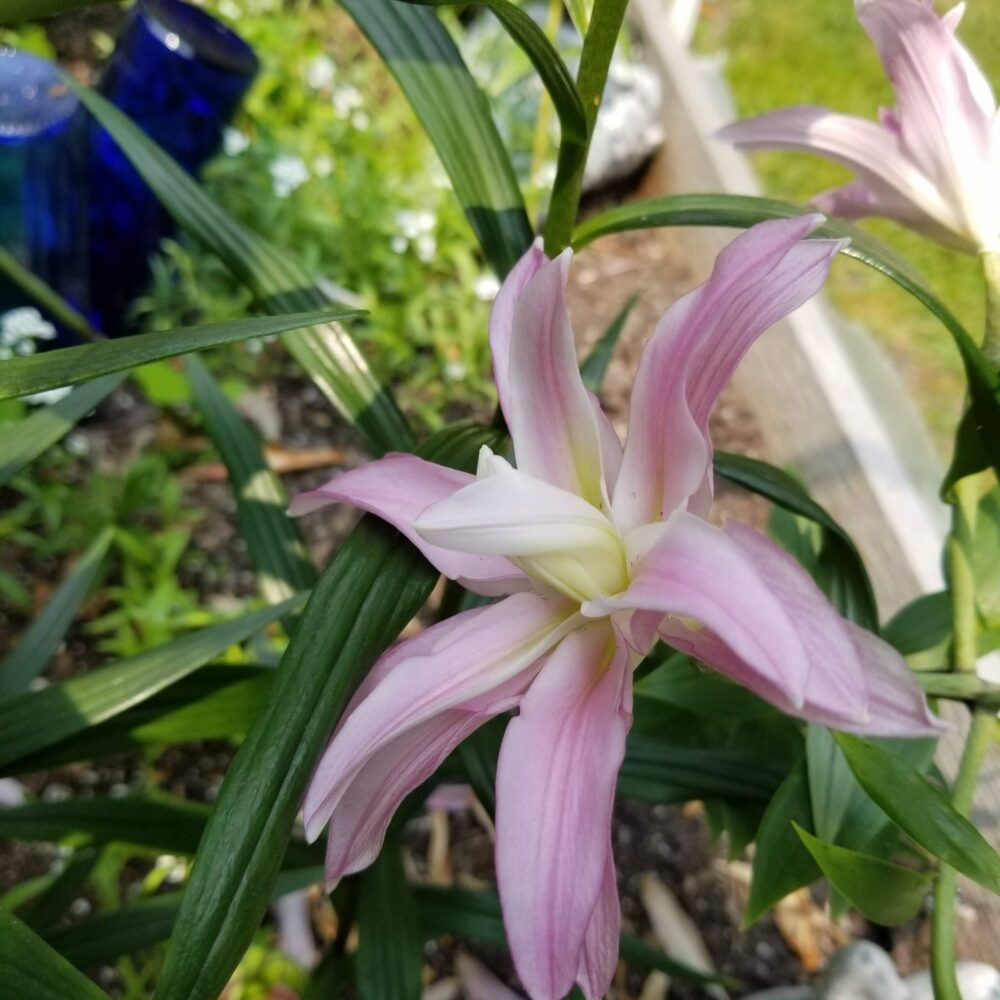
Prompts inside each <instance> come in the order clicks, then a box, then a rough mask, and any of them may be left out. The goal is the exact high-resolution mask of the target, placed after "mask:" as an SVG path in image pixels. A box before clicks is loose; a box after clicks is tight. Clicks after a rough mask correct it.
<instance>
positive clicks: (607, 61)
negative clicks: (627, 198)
mask: <svg viewBox="0 0 1000 1000" xmlns="http://www.w3.org/2000/svg"><path fill="white" fill-rule="evenodd" d="M627 6H628V0H595V2H594V10H593V13H592V14H591V17H590V25H589V26H588V28H587V34H586V37H585V38H584V40H583V51H582V52H581V53H580V69H579V72H578V73H577V77H576V89H577V90H578V91H579V94H580V100H581V101H582V102H583V110H584V113H585V114H586V116H587V140H586V142H574V141H566V140H562V141H561V142H560V145H559V158H558V161H557V164H556V179H555V182H554V183H553V185H552V200H551V201H550V202H549V214H548V218H547V219H546V220H545V252H546V253H547V254H548V255H549V256H550V257H555V256H556V254H558V253H559V252H560V251H562V250H563V249H564V248H565V247H567V246H569V244H570V240H571V239H572V236H573V227H574V226H575V225H576V217H577V213H578V212H579V209H580V193H581V191H582V190H583V171H584V167H586V165H587V152H588V151H589V149H590V137H591V136H592V135H593V133H594V123H595V122H596V121H597V110H598V108H599V107H600V106H601V97H602V96H603V94H604V85H605V83H606V82H607V79H608V67H609V66H610V65H611V57H612V55H613V54H614V51H615V44H616V43H617V41H618V33H619V32H620V31H621V27H622V21H623V20H624V19H625V8H626V7H627Z"/></svg>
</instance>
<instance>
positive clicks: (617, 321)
mask: <svg viewBox="0 0 1000 1000" xmlns="http://www.w3.org/2000/svg"><path fill="white" fill-rule="evenodd" d="M638 301H639V293H638V292H635V293H634V294H633V295H630V296H629V298H628V300H627V301H626V303H625V305H623V306H622V307H621V309H620V310H619V311H618V314H617V315H616V316H615V318H614V319H613V320H612V321H611V323H610V324H609V325H608V328H607V329H606V330H605V331H604V333H602V334H601V337H600V340H598V341H597V343H596V344H594V346H593V347H592V348H591V351H590V353H589V354H588V355H587V357H586V358H584V360H583V364H582V365H580V377H581V378H582V379H583V384H584V385H585V386H586V387H587V388H588V389H590V391H591V392H597V391H598V390H599V389H600V388H601V383H602V382H603V381H604V375H605V373H606V372H607V370H608V365H609V364H610V363H611V355H612V354H613V353H614V350H615V347H616V345H617V344H618V339H619V338H620V337H621V335H622V330H624V329H625V323H626V321H627V320H628V318H629V315H630V314H631V312H632V310H633V309H634V308H635V304H636V302H638Z"/></svg>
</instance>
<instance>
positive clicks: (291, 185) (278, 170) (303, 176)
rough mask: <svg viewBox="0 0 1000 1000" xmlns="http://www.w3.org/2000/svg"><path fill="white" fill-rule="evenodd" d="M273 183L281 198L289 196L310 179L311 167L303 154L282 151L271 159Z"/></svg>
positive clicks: (276, 193) (276, 192)
mask: <svg viewBox="0 0 1000 1000" xmlns="http://www.w3.org/2000/svg"><path fill="white" fill-rule="evenodd" d="M269 169H270V173H271V183H272V186H273V188H274V193H275V195H277V197H279V198H287V197H288V196H289V195H290V194H291V193H292V192H293V191H295V190H296V189H298V188H300V187H302V185H303V184H305V182H306V181H307V180H309V177H310V174H309V168H308V167H307V166H306V164H305V161H304V160H303V159H302V157H301V156H290V155H288V154H287V153H282V155H281V156H278V157H276V158H275V159H274V160H272V161H271V166H270V168H269Z"/></svg>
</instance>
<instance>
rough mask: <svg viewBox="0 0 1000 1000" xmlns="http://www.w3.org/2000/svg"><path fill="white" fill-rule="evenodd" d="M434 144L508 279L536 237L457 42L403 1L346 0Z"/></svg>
mask: <svg viewBox="0 0 1000 1000" xmlns="http://www.w3.org/2000/svg"><path fill="white" fill-rule="evenodd" d="M343 6H344V8H345V10H346V11H347V12H348V13H349V14H350V15H351V17H353V18H354V20H355V21H356V22H357V24H358V27H359V28H361V30H362V31H363V32H364V33H365V35H367V37H368V40H369V41H370V42H371V43H372V45H374V46H375V48H376V49H377V50H378V53H379V55H381V56H382V58H383V59H384V60H385V63H386V66H387V67H388V68H389V71H390V72H391V73H392V75H393V76H395V78H396V79H397V80H398V81H399V85H400V87H401V88H402V89H403V93H404V94H405V95H406V97H407V98H408V100H409V101H410V104H412V105H413V110H414V111H415V112H416V114H417V117H418V118H419V119H420V122H421V124H422V125H423V126H424V129H425V131H426V132H427V134H428V136H429V137H430V139H431V142H432V143H434V148H435V149H436V150H437V154H438V156H439V157H440V158H441V163H442V164H443V165H444V168H445V170H446V171H447V173H448V176H449V177H450V178H451V183H452V187H453V188H454V189H455V194H456V195H457V196H458V200H459V201H460V202H461V203H462V208H463V209H464V210H465V215H466V218H467V219H468V220H469V223H470V225H471V226H472V229H473V231H474V232H475V234H476V238H477V239H478V240H479V245H480V246H481V247H482V250H483V254H484V255H485V257H486V259H487V260H488V261H489V263H490V266H491V267H492V268H493V270H494V271H495V272H496V273H497V274H498V275H499V276H500V277H501V278H502V277H504V276H505V275H506V274H507V272H508V271H509V270H510V269H511V268H512V267H513V266H514V264H515V263H517V261H518V259H519V258H520V257H521V255H522V254H523V253H524V252H525V251H526V250H527V249H528V247H529V246H530V245H531V241H532V238H533V234H532V231H531V225H530V223H529V222H528V216H527V213H526V212H525V210H524V201H523V199H522V197H521V192H520V190H519V188H518V186H517V179H516V177H515V176H514V168H513V167H512V166H511V163H510V158H509V157H508V156H507V151H506V149H505V148H504V145H503V142H502V141H501V139H500V135H499V133H498V132H497V129H496V125H495V124H494V122H493V118H492V116H491V115H490V109H489V105H488V104H487V101H486V96H485V95H484V94H483V92H482V91H481V90H480V89H479V87H478V86H477V85H476V82H475V81H474V80H473V79H472V77H471V76H470V74H469V71H468V69H466V67H465V63H464V62H463V61H462V56H461V55H460V53H459V51H458V49H457V48H456V46H455V43H454V42H453V41H452V39H451V36H450V35H449V34H448V32H447V31H446V30H445V28H444V26H443V25H442V24H441V23H440V21H438V19H437V18H436V17H435V16H434V14H433V13H432V12H431V11H429V10H425V9H422V8H419V7H412V6H409V5H407V4H403V3H398V2H397V0H343Z"/></svg>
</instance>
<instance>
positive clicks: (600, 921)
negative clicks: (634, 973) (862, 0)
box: [576, 843, 622, 997]
mask: <svg viewBox="0 0 1000 1000" xmlns="http://www.w3.org/2000/svg"><path fill="white" fill-rule="evenodd" d="M621 925H622V908H621V904H620V903H619V901H618V880H617V879H616V877H615V859H614V856H613V855H612V852H611V844H610V843H609V844H608V853H607V860H606V861H605V862H604V879H603V881H602V882H601V890H600V893H599V895H598V897H597V905H596V906H595V907H594V912H593V914H592V915H591V917H590V923H589V924H588V925H587V933H586V935H585V936H584V939H583V950H582V951H581V953H580V967H579V968H578V969H577V971H576V981H577V982H578V983H579V984H580V989H581V990H583V995H584V996H586V997H602V996H604V994H605V993H606V992H607V990H608V985H609V983H610V982H611V980H612V979H613V978H614V974H615V968H616V967H617V965H618V939H619V937H620V935H621Z"/></svg>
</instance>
